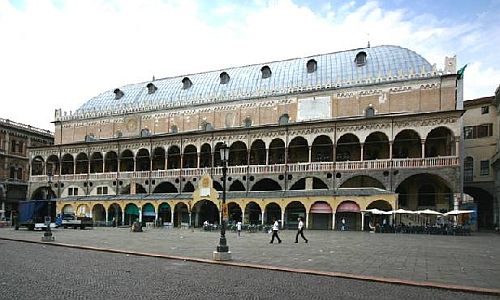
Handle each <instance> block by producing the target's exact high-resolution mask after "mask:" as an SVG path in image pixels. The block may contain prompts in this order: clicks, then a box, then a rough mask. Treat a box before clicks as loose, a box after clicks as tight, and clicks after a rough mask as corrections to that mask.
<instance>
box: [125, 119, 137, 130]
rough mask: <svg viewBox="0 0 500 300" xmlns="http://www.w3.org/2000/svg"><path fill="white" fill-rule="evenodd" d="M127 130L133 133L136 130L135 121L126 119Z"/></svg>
mask: <svg viewBox="0 0 500 300" xmlns="http://www.w3.org/2000/svg"><path fill="white" fill-rule="evenodd" d="M127 129H128V130H129V131H133V130H136V129H137V120H136V119H128V120H127Z"/></svg>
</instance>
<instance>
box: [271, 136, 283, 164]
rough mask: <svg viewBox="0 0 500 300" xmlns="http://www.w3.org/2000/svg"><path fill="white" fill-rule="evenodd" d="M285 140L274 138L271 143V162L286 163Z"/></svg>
mask: <svg viewBox="0 0 500 300" xmlns="http://www.w3.org/2000/svg"><path fill="white" fill-rule="evenodd" d="M284 154H285V142H283V140H282V139H279V138H278V139H273V140H272V141H271V143H270V144H269V164H270V165H275V164H284V163H285V155H284Z"/></svg>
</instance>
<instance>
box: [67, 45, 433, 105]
mask: <svg viewBox="0 0 500 300" xmlns="http://www.w3.org/2000/svg"><path fill="white" fill-rule="evenodd" d="M311 63H314V64H315V65H314V66H312V67H314V68H313V69H311V65H310V64H311ZM264 67H267V68H264ZM263 69H265V70H266V76H264V73H263V71H262V70H263ZM311 70H312V71H311ZM429 76H432V66H431V65H430V64H429V62H428V61H427V60H425V59H424V58H423V57H422V56H420V55H419V54H417V53H415V52H414V51H411V50H409V49H406V48H402V47H399V46H377V47H372V48H360V49H353V50H348V51H341V52H334V53H328V54H320V55H314V56H310V57H304V58H295V59H289V60H283V61H275V62H267V63H262V64H255V65H249V66H242V67H235V68H229V69H224V70H218V71H210V72H203V73H197V74H191V75H182V76H178V77H170V78H163V79H158V80H155V81H154V87H155V89H154V90H152V89H151V83H150V82H143V83H136V84H129V85H126V86H123V87H120V88H119V89H118V90H119V91H121V92H122V93H123V94H122V95H121V97H117V96H116V90H117V89H115V88H114V89H110V90H109V91H106V92H104V93H102V94H100V95H98V96H96V97H94V98H92V99H90V100H88V101H87V102H86V103H84V104H83V105H82V106H81V107H80V108H79V109H78V110H77V111H76V115H81V114H86V113H89V112H99V113H102V114H118V113H120V112H123V111H124V110H131V109H134V110H138V111H147V110H153V109H155V110H157V109H163V108H171V107H181V106H189V105H197V104H203V103H217V102H224V101H234V100H246V99H252V98H257V97H263V96H279V95H286V94H289V93H293V92H299V91H302V90H315V89H325V88H342V87H350V86H359V85H367V84H373V83H378V82H390V81H397V80H401V79H404V78H410V77H411V78H413V77H415V78H419V77H429ZM223 77H224V78H223ZM222 79H224V82H223V81H222Z"/></svg>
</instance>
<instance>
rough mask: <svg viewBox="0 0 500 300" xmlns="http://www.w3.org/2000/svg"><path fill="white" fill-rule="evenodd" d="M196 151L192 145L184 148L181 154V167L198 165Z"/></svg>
mask: <svg viewBox="0 0 500 300" xmlns="http://www.w3.org/2000/svg"><path fill="white" fill-rule="evenodd" d="M197 152H198V151H197V150H196V147H195V146H194V145H187V146H186V147H185V148H184V153H183V155H182V163H183V166H182V167H183V168H187V169H189V168H196V167H198V153H197Z"/></svg>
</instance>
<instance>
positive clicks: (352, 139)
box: [336, 133, 361, 161]
mask: <svg viewBox="0 0 500 300" xmlns="http://www.w3.org/2000/svg"><path fill="white" fill-rule="evenodd" d="M336 156H337V157H336V160H337V161H349V160H351V161H358V160H361V145H360V143H359V139H358V137H357V136H355V135H354V134H352V133H348V134H344V135H343V136H341V137H340V139H339V140H338V142H337V155H336Z"/></svg>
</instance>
